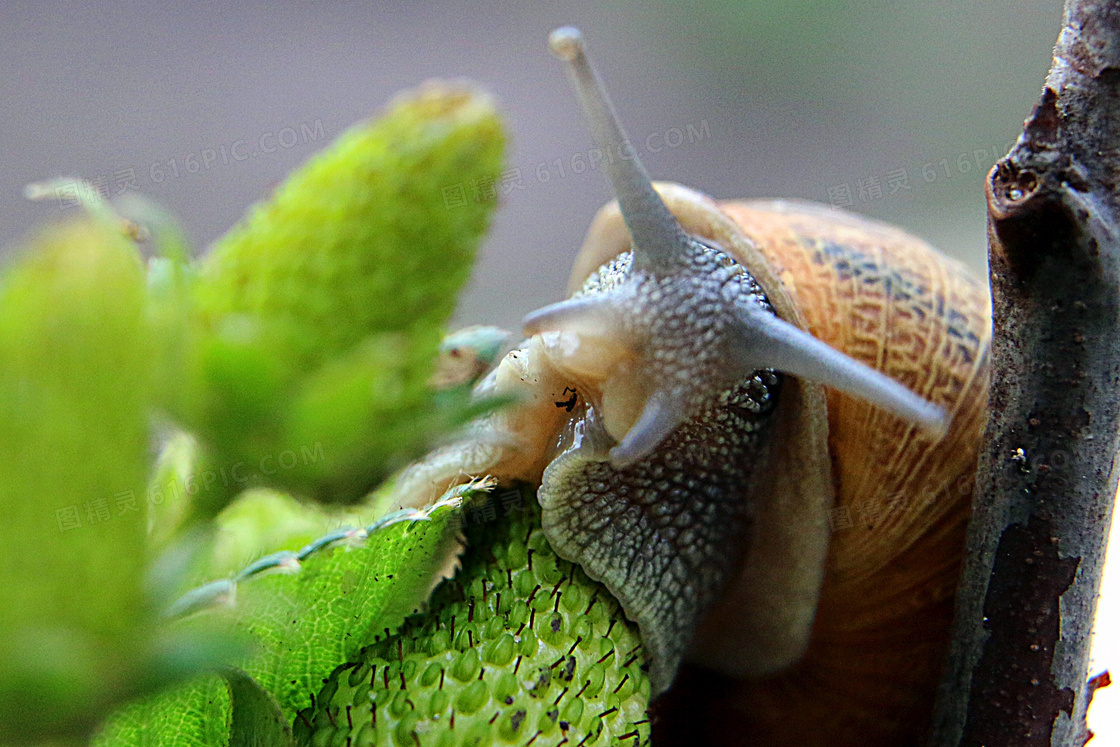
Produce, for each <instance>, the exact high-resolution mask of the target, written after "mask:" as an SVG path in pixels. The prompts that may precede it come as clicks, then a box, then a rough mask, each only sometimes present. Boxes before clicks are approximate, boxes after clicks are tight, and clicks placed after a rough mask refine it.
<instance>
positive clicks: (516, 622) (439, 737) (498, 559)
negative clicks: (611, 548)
mask: <svg viewBox="0 0 1120 747" xmlns="http://www.w3.org/2000/svg"><path fill="white" fill-rule="evenodd" d="M477 499H482V498H481V497H480V498H477ZM477 499H476V500H477ZM489 499H490V500H495V498H493V497H491V498H489ZM524 503H525V504H527V505H526V508H525V509H524V510H523V511H522V512H521V514H520V515H517V514H514V515H511V516H510V517H507V518H503V519H499V520H494V521H491V522H487V523H476V524H472V525H469V526H467V527H466V532H465V533H466V536H467V551H466V553H465V554H464V556H463V566H462V568H461V569H460V571H459V573H458V574H457V575H456V576H455V578H453V579H450V580H448V581H445V582H443V583H442V584H441V585H440V586H439V587H437V588H436V590H435V592H433V595H432V598H431V602H430V605H429V608H428V610H427V611H426V612H424V613H421V614H417V615H414V616H412V617H411V618H409V619H408V620H407V621H406V622H405V624H404V625H403V626H402V627H401V629H400V631H399V632H398V633H397V634H396V635H393V636H390V637H388V638H386V639H383V640H382V641H379V642H378V643H376V644H374V645H372V646H369V647H367V648H366V649H364V650H363V651H362V653H361V655H360V656H361V659H360V661H358V662H355V663H353V664H350V665H347V666H345V667H342V668H340V669H339V670H336V671H335V672H334V673H333V674H332V675H331V677H330V678H329V680H328V685H327V686H325V687H324V688H323V690H322V691H321V693H320V694H319V696H318V697H317V698H316V699H315V706H314V707H312V708H309V709H306V710H304V711H302V712H301V713H300V714H299V716H298V718H297V719H296V720H295V724H294V732H295V735H296V742H297V744H300V745H310V744H317V743H318V740H326V741H324V743H331V744H334V743H339V744H345V743H346V739H347V738H350V739H351V742H352V744H355V745H358V744H362V745H413V746H414V745H422V747H427V746H428V745H491V744H510V745H513V744H517V745H523V744H526V743H529V742H530V741H531V740H534V739H535V738H538V737H545V736H548V737H549V739H550V741H549V742H547V743H548V744H555V743H556V742H557V741H559V740H563V739H565V738H566V739H567V740H568V741H567V743H568V744H572V745H575V744H580V743H581V742H582V743H583V744H584V745H592V744H614V743H617V741H618V739H619V737H622V736H623V735H626V736H627V739H628V741H627V744H629V740H630V739H631V738H633V737H637V738H638V740H639V743H644V742H645V741H647V740H648V739H649V733H650V732H649V728H650V727H649V721H648V719H647V716H646V709H647V707H648V705H649V683H648V680H647V679H646V674H645V662H644V655H643V651H642V647H641V642H640V639H639V636H638V631H637V627H636V626H635V625H633V624H632V623H630V622H628V621H627V620H626V619H625V618H624V617H623V615H622V611H621V609H620V608H619V606H618V603H617V602H616V601H615V600H614V599H613V598H612V597H611V596H610V594H609V592H607V591H606V589H604V588H603V587H602V586H601V585H600V584H598V583H596V582H594V581H592V580H591V579H589V578H588V577H587V576H586V575H585V574H584V573H583V571H582V570H580V569H579V568H578V567H577V566H574V565H573V564H571V563H569V562H567V561H565V560H562V559H560V558H559V557H557V556H556V554H555V553H553V552H552V550H551V548H550V547H549V546H548V543H547V541H545V540H544V536H543V533H542V532H541V529H540V513H539V509H538V508H537V506H536V501H535V500H533V499H532V498H531V497H529V496H526V500H525V501H524ZM529 549H532V550H533V552H532V553H529V552H528V550H529ZM530 558H532V560H531V563H532V567H530ZM511 559H515V560H520V561H521V563H519V564H517V565H515V564H513V563H510V562H508V561H509V560H511ZM495 571H497V572H495ZM542 577H544V578H547V579H553V580H552V582H551V583H550V584H549V586H548V587H547V588H546V587H544V586H542V585H541V584H540V579H541V578H542ZM526 579H528V580H526ZM538 587H539V588H538ZM525 589H527V590H528V591H527V593H519V591H520V590H525ZM550 592H551V594H550ZM499 596H500V598H499ZM530 597H531V598H532V601H530ZM538 597H541V598H544V599H545V601H546V602H548V604H547V605H546V608H545V610H544V611H543V612H541V611H536V604H537V598H538ZM565 598H569V599H572V600H573V601H572V602H569V603H568V604H565V603H564V601H563V600H564V599H565ZM577 601H578V602H579V604H576V602H577ZM452 641H454V642H455V644H456V645H452V644H451V642H452ZM459 644H462V645H463V646H464V648H462V649H460V648H459V647H458V645H459ZM407 651H414V652H424V653H423V654H422V655H421V654H419V653H412V654H402V652H407ZM618 652H622V654H623V655H622V656H620V655H619V654H618ZM402 655H403V656H404V657H405V661H404V662H403V666H402V662H401V656H402ZM414 657H415V658H414ZM413 661H415V668H414V669H413V670H411V671H412V673H410V668H409V666H408V665H409V664H411V663H412V662H413ZM366 666H369V667H370V669H371V670H372V673H373V676H372V677H364V678H354V677H351V676H350V673H351V671H353V670H357V669H361V670H363V671H365V669H364V668H365V667H366ZM402 673H403V675H404V676H403V677H402ZM332 682H333V683H339V684H338V689H337V690H332V689H331V686H330V684H329V683H332ZM358 702H364V703H366V704H367V705H366V707H365V712H364V713H360V714H359V712H358V711H357V710H356V709H355V708H352V709H351V712H350V720H349V721H348V720H347V714H346V707H347V705H348V704H350V703H358ZM370 703H373V704H374V705H373V706H372V709H371V706H370V705H368V704H370ZM386 704H388V707H386ZM409 704H411V705H409ZM359 716H360V717H359ZM351 723H352V724H353V726H351V725H350V724H351ZM324 734H330V737H331V738H330V739H326V738H325V737H324ZM538 743H539V742H537V741H534V742H533V744H538Z"/></svg>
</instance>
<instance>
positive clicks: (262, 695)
mask: <svg viewBox="0 0 1120 747" xmlns="http://www.w3.org/2000/svg"><path fill="white" fill-rule="evenodd" d="M222 675H223V676H224V677H225V678H226V684H227V685H229V695H230V700H231V701H232V706H231V707H232V710H233V718H232V723H231V725H230V732H229V746H230V747H291V745H292V725H291V723H289V722H288V720H287V719H286V718H284V714H283V713H281V712H280V704H279V703H277V702H276V698H274V697H272V696H271V695H269V694H268V693H267V692H266V691H265V690H263V689H262V688H261V686H260V685H258V684H257V683H256V681H255V680H253V678H252V677H250V676H249V675H247V674H245V673H244V672H242V671H241V670H240V669H229V670H227V671H225V672H223V673H222Z"/></svg>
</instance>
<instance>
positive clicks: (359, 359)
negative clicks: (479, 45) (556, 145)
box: [180, 84, 504, 513]
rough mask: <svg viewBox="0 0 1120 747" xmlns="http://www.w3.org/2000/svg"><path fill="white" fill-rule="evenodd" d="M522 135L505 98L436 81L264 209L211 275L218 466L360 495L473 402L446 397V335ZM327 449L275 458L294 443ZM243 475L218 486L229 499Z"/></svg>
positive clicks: (201, 351)
mask: <svg viewBox="0 0 1120 747" xmlns="http://www.w3.org/2000/svg"><path fill="white" fill-rule="evenodd" d="M503 148H504V135H503V132H502V128H501V124H500V122H499V120H498V118H497V115H496V114H495V113H494V111H493V108H492V106H491V102H490V100H489V98H488V97H487V96H485V95H483V94H481V93H479V92H478V91H475V90H473V89H470V88H466V87H463V86H461V85H450V84H428V85H426V86H424V87H422V88H420V89H419V90H418V91H415V92H411V93H408V94H406V95H403V96H401V97H400V98H399V99H398V100H397V101H396V102H395V103H394V104H393V105H392V106H391V107H390V109H389V111H388V112H387V113H386V114H385V115H384V116H383V117H381V118H380V119H377V120H375V121H371V122H365V123H362V124H360V125H358V126H356V127H354V128H353V129H351V130H350V131H349V132H347V133H346V134H344V135H343V136H341V137H340V138H339V140H338V141H337V142H336V143H335V144H334V145H333V146H332V147H331V148H330V149H329V150H328V151H326V152H324V153H323V154H321V155H320V156H318V157H317V158H315V159H313V160H312V161H311V162H310V163H309V164H307V165H306V166H305V167H303V168H302V169H300V170H299V171H298V172H296V173H295V174H293V175H292V176H291V177H290V178H289V180H288V181H287V182H286V183H285V184H284V185H282V186H281V187H280V188H279V189H277V191H276V193H275V194H274V195H273V197H272V199H271V200H269V201H268V202H266V203H262V204H261V205H258V206H256V207H254V208H253V209H252V210H251V211H250V212H249V214H248V216H247V217H246V218H245V219H244V220H243V221H242V223H240V224H239V225H238V226H237V227H235V228H234V229H233V230H232V231H231V232H230V233H229V234H228V235H227V236H226V237H225V238H223V239H222V240H221V241H220V242H219V243H218V244H217V246H216V247H215V249H214V251H213V252H212V253H211V254H210V255H209V256H208V257H207V258H206V259H205V261H204V262H203V264H202V266H201V268H200V272H199V276H198V278H197V282H196V283H195V285H194V298H195V304H196V316H197V327H198V328H197V330H196V341H195V346H194V358H193V363H192V365H191V367H190V370H191V371H192V377H193V378H194V380H195V381H196V382H197V383H196V384H195V385H192V386H191V387H189V388H188V390H189V391H192V392H196V395H195V396H194V397H193V398H186V400H185V401H186V405H185V406H184V411H183V412H182V413H180V414H181V416H182V417H183V419H184V421H185V422H186V423H187V424H188V425H189V426H191V427H192V429H193V430H194V431H195V432H196V433H197V435H198V436H199V437H200V439H201V441H202V444H203V447H204V451H205V453H206V459H205V461H206V462H207V464H208V466H207V469H211V470H221V469H231V468H232V467H233V466H234V465H235V464H241V465H242V466H243V468H244V469H245V470H246V471H247V473H248V474H250V475H251V482H252V483H253V484H257V485H266V486H271V487H275V488H278V489H282V490H285V491H288V490H290V491H294V492H297V493H299V494H301V495H305V496H311V497H314V498H316V499H318V500H322V501H329V502H354V501H356V500H359V499H360V498H361V497H362V496H364V495H365V493H366V492H368V491H369V490H370V489H371V488H372V487H373V486H374V485H375V484H376V483H377V482H379V481H380V480H381V479H383V478H384V477H385V476H386V475H387V474H388V472H389V471H391V470H392V469H394V468H396V467H399V466H402V465H403V463H405V462H406V461H408V460H409V459H411V458H413V457H415V456H417V455H418V454H419V453H420V452H421V451H422V450H423V448H425V446H426V445H427V444H428V443H429V442H430V441H431V439H432V437H433V436H434V435H435V433H436V432H437V431H440V430H443V429H444V428H446V427H447V426H448V425H454V424H457V423H458V422H460V421H461V420H462V419H463V418H464V417H466V412H467V410H466V407H465V402H464V401H462V400H461V399H460V400H455V399H454V398H453V400H452V402H451V406H450V408H448V407H444V408H440V407H439V406H438V405H437V401H436V397H435V396H434V394H433V392H432V390H431V387H430V386H429V379H430V378H431V375H432V373H433V367H434V361H435V359H436V356H437V353H438V350H439V344H440V338H441V336H442V334H443V330H444V326H445V325H446V323H447V320H448V318H449V317H450V315H451V313H452V311H453V310H454V306H455V303H456V300H457V297H458V293H459V291H460V289H461V288H462V286H463V284H464V283H465V281H466V279H467V277H468V274H469V272H470V268H471V264H472V262H473V259H474V253H475V250H476V248H477V245H478V243H479V240H480V237H481V236H482V234H483V233H484V232H485V230H486V227H487V225H488V223H489V220H490V215H491V213H492V210H493V207H494V204H495V201H496V200H495V195H494V191H493V190H492V189H490V190H488V191H487V190H486V189H482V191H481V192H480V194H482V195H484V197H485V199H481V200H478V201H475V200H465V201H464V202H463V204H462V205H459V204H457V203H453V202H452V203H449V202H448V201H447V199H446V196H447V190H448V189H451V190H459V191H464V190H465V191H467V192H469V191H470V189H471V187H472V185H478V184H483V185H485V184H487V183H489V184H491V185H492V184H493V180H494V178H495V176H496V175H498V174H499V173H500V171H501V168H502V152H503ZM301 450H311V451H315V450H318V451H319V453H321V454H322V459H321V460H319V461H316V462H314V463H309V464H303V463H298V464H292V465H291V467H290V468H287V469H270V466H275V465H276V464H277V463H279V462H280V460H281V458H282V456H283V455H285V454H286V453H287V452H292V453H295V454H299V453H301ZM235 488H237V486H231V485H214V486H211V487H210V489H209V490H204V491H202V495H200V500H201V501H202V504H203V505H202V507H203V509H204V511H203V512H204V513H206V512H216V510H218V509H220V508H221V506H223V505H225V503H227V502H228V500H229V499H230V498H231V497H232V495H233V494H235V493H236V492H237V491H236V489H235Z"/></svg>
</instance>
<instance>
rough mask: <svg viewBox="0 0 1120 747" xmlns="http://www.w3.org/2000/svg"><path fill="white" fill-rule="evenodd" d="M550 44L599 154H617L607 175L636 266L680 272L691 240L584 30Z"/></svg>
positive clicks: (555, 35) (561, 34) (560, 33)
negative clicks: (654, 177)
mask: <svg viewBox="0 0 1120 747" xmlns="http://www.w3.org/2000/svg"><path fill="white" fill-rule="evenodd" d="M548 42H549V46H551V48H552V51H553V52H554V53H555V54H556V56H557V57H559V58H561V59H562V60H564V61H566V62H567V63H568V70H569V72H570V73H571V78H572V81H573V82H574V83H575V87H576V91H577V93H578V94H579V98H580V102H581V103H582V104H583V109H584V111H585V112H586V113H587V118H588V119H589V120H590V122H591V130H592V133H593V134H594V136H595V142H596V144H597V145H598V146H599V149H600V150H602V151H603V152H605V153H611V154H617V158H616V157H611V158H608V159H607V164H606V172H607V176H608V177H609V178H610V181H611V186H612V187H613V188H614V191H615V194H616V195H617V196H618V203H619V204H620V205H621V206H622V212H623V215H624V219H625V221H626V227H627V228H628V229H629V230H630V235H631V236H632V237H633V238H634V245H635V246H636V247H637V251H636V253H635V258H634V263H635V265H636V266H637V267H639V268H641V269H644V270H648V271H667V270H671V269H673V268H675V267H677V266H678V265H679V263H680V259H681V256H682V254H683V252H682V249H684V248H685V247H687V246H688V245H689V244H691V243H692V241H691V239H690V238H689V237H688V235H687V234H685V232H684V230H683V229H682V228H681V226H680V224H679V223H678V222H677V219H676V218H674V217H673V214H672V213H671V212H669V208H668V207H666V206H665V203H664V202H663V201H662V200H661V197H660V196H659V195H658V194H657V192H656V191H654V189H653V186H652V185H651V184H650V179H649V174H647V173H646V170H645V167H644V166H642V162H641V161H640V160H639V159H638V156H637V154H636V153H635V152H634V148H633V146H632V145H631V144H630V140H629V138H627V136H626V131H625V130H624V129H623V128H622V124H621V123H620V122H619V120H618V115H617V114H616V113H615V110H614V106H613V105H612V104H611V100H610V97H609V96H608V95H607V92H606V89H605V88H604V86H603V84H602V81H600V80H599V76H598V74H597V73H596V72H595V69H594V68H593V67H592V65H591V62H590V60H588V58H587V54H586V53H585V52H584V49H583V35H582V34H580V32H579V29H575V28H572V27H570V26H565V27H563V28H559V29H556V30H555V31H553V32H552V34H551V35H550V36H549V39H548Z"/></svg>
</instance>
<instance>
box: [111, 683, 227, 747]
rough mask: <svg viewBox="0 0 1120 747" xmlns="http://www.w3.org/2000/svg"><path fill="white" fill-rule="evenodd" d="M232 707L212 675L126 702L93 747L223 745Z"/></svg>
mask: <svg viewBox="0 0 1120 747" xmlns="http://www.w3.org/2000/svg"><path fill="white" fill-rule="evenodd" d="M231 723H232V707H231V705H230V694H229V688H228V687H227V685H226V683H225V682H224V681H223V680H222V678H221V677H219V676H218V675H216V674H211V675H206V676H205V677H201V678H198V679H196V680H193V681H191V682H189V683H187V684H183V685H179V686H177V687H175V688H172V689H170V690H166V691H164V692H162V693H160V694H158V695H155V696H151V697H148V698H145V699H144V700H140V701H137V702H135V703H130V704H129V705H127V706H125V707H124V708H123V709H121V710H120V711H118V712H117V713H115V714H113V716H112V717H111V718H110V719H109V721H108V722H107V723H106V725H105V727H104V728H103V730H102V731H101V733H100V734H99V735H98V736H97V737H96V738H95V739H94V741H93V745H94V747H227V745H229V744H230V726H231Z"/></svg>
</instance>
